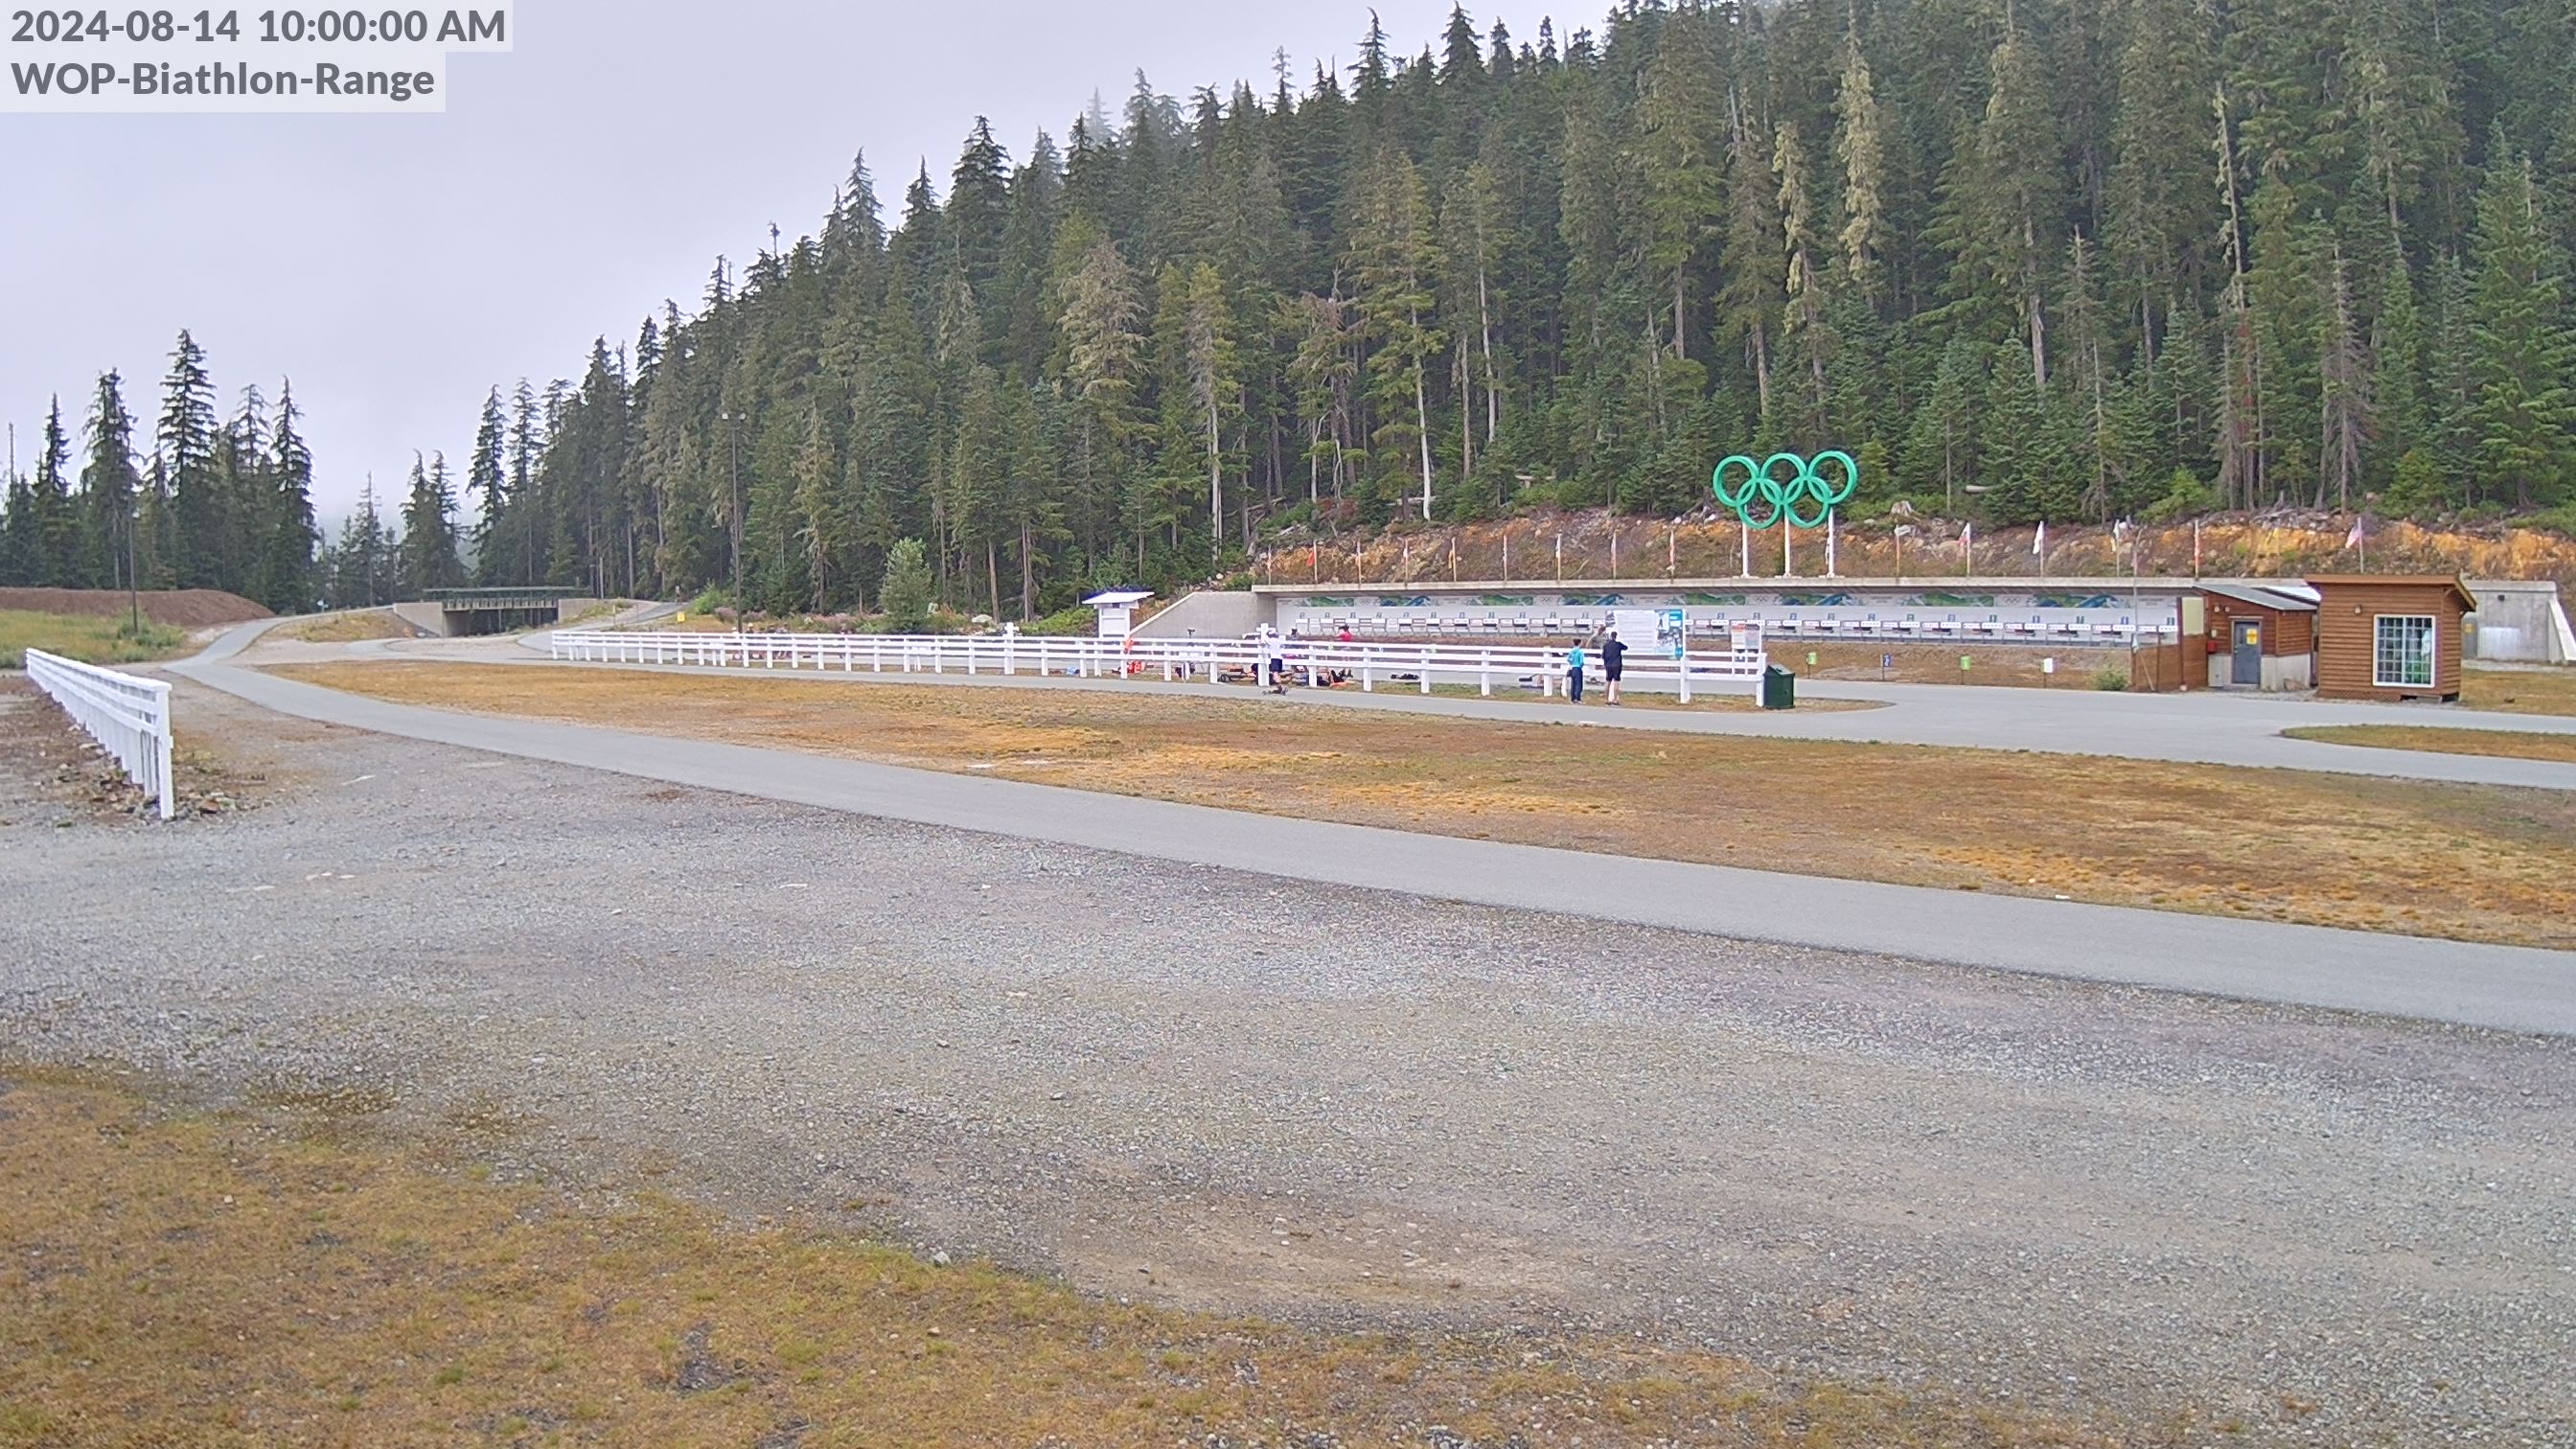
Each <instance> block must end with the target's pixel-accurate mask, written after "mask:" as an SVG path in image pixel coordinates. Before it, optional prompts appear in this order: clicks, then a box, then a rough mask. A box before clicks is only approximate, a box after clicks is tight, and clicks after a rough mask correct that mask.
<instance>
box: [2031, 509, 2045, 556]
mask: <svg viewBox="0 0 2576 1449" xmlns="http://www.w3.org/2000/svg"><path fill="white" fill-rule="evenodd" d="M2030 556H2031V557H2032V558H2046V557H2048V520H2047V519H2044V518H2043V519H2041V520H2040V521H2039V532H2038V533H2037V534H2035V535H2033V536H2032V537H2031V540H2030Z"/></svg>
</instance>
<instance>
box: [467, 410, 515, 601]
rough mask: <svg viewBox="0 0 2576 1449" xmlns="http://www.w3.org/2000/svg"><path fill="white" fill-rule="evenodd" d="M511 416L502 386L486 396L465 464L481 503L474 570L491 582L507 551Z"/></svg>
mask: <svg viewBox="0 0 2576 1449" xmlns="http://www.w3.org/2000/svg"><path fill="white" fill-rule="evenodd" d="M509 436H510V424H509V420H508V419H507V418H506V417H505V416H504V415H503V413H502V410H501V389H499V388H497V387H496V388H494V389H492V391H491V392H490V393H489V394H488V395H486V396H485V397H484V399H483V418H482V421H481V422H480V423H479V424H478V425H477V426H476V428H475V431H474V456H473V459H472V461H470V462H468V463H467V464H466V466H465V491H466V494H467V495H468V496H469V497H471V498H473V499H474V500H475V502H476V503H477V505H478V506H479V513H480V516H479V519H478V521H477V522H476V524H475V527H474V573H475V576H476V577H477V578H478V579H481V580H483V581H485V582H486V583H488V582H489V581H490V580H491V578H492V575H493V572H494V570H493V564H494V562H495V560H496V558H497V557H498V556H499V555H500V554H502V553H504V552H506V545H505V541H504V539H503V536H502V530H503V526H504V521H505V519H506V518H507V517H508V514H509V510H510V485H509V481H508V471H507V470H508V467H509V451H510V444H509Z"/></svg>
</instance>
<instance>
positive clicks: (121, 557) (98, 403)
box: [79, 372, 140, 589]
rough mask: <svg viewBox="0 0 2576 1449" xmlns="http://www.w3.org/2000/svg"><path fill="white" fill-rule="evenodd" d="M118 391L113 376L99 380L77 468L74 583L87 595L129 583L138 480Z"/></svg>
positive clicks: (130, 425) (128, 418)
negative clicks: (77, 530)
mask: <svg viewBox="0 0 2576 1449" xmlns="http://www.w3.org/2000/svg"><path fill="white" fill-rule="evenodd" d="M122 387H123V384H122V380H121V379H119V378H118V377H117V375H116V374H115V373H114V372H107V373H103V374H101V375H100V377H99V379H98V393H97V396H96V398H95V399H94V400H93V401H92V402H91V404H90V414H89V455H88V459H87V461H86V462H85V463H84V464H83V465H82V468H81V499H80V511H81V555H82V556H81V562H80V567H79V577H80V578H81V580H82V581H83V585H84V586H85V587H88V588H93V589H121V588H124V587H126V586H127V585H128V583H129V582H131V576H130V574H129V571H128V560H129V559H130V558H132V557H133V556H134V555H135V552H136V544H137V540H136V539H135V538H134V537H133V529H134V520H135V507H136V503H137V499H136V496H135V495H136V491H137V489H138V487H139V484H140V479H139V478H138V477H137V476H136V474H135V470H134V418H133V416H132V415H131V414H129V413H127V412H126V410H125V398H124V396H123V391H122Z"/></svg>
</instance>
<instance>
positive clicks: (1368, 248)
mask: <svg viewBox="0 0 2576 1449" xmlns="http://www.w3.org/2000/svg"><path fill="white" fill-rule="evenodd" d="M1349 260H1350V268H1351V276H1352V280H1353V282H1354V283H1355V284H1356V285H1357V288H1358V303H1359V313H1360V317H1361V318H1362V322H1363V326H1364V328H1365V332H1366V336H1367V338H1368V341H1369V342H1370V343H1371V344H1372V351H1371V352H1370V354H1369V357H1368V360H1367V368H1366V373H1367V379H1368V392H1369V394H1370V396H1371V397H1372V399H1373V400H1375V402H1376V403H1377V405H1378V407H1379V409H1380V414H1379V415H1380V417H1381V419H1382V420H1383V421H1382V424H1381V426H1380V427H1379V429H1378V431H1377V433H1376V435H1375V437H1374V438H1373V440H1372V441H1373V442H1374V443H1375V445H1376V446H1377V447H1378V448H1379V449H1380V450H1382V451H1383V452H1384V453H1385V454H1387V455H1389V457H1390V461H1392V458H1393V457H1394V456H1399V455H1400V454H1401V453H1402V452H1405V451H1409V452H1411V453H1412V454H1413V455H1414V456H1415V458H1416V459H1417V460H1418V462H1419V466H1420V469H1421V480H1422V496H1421V500H1420V502H1421V512H1422V517H1423V518H1425V519H1428V518H1430V517H1431V505H1432V473H1431V403H1430V375H1429V369H1430V362H1431V359H1432V358H1434V357H1437V356H1439V355H1440V350H1441V347H1442V345H1443V339H1442V338H1441V336H1440V333H1439V332H1438V331H1437V330H1436V329H1435V328H1433V327H1432V325H1431V310H1432V305H1433V303H1434V301H1435V300H1436V299H1435V297H1434V295H1433V292H1432V287H1433V284H1434V280H1435V277H1436V274H1437V272H1438V269H1439V265H1440V257H1439V252H1438V248H1437V244H1436V242H1435V241H1434V239H1433V237H1432V234H1431V203H1430V200H1429V198H1428V197H1427V196H1425V195H1424V193H1423V187H1422V174H1421V173H1420V172H1419V171H1418V170H1416V169H1415V168H1414V165H1413V162H1412V160H1411V159H1410V158H1409V157H1407V156H1406V155H1405V154H1404V153H1403V152H1401V151H1399V150H1396V149H1394V148H1393V147H1388V148H1385V149H1383V150H1381V151H1380V152H1379V153H1378V156H1377V159H1376V160H1375V161H1374V162H1372V163H1371V165H1370V169H1369V175H1368V177H1367V179H1366V181H1365V182H1364V185H1363V190H1362V192H1361V210H1360V214H1359V215H1358V217H1357V218H1356V219H1355V220H1354V222H1353V224H1352V227H1351V242H1350V259H1349ZM1408 445H1409V446H1408Z"/></svg>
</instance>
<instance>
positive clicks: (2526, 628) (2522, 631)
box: [2467, 579, 2570, 664]
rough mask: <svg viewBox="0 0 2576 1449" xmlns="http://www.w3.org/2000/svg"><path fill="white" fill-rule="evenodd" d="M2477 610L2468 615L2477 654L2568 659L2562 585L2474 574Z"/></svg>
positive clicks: (2516, 659) (2523, 659)
mask: <svg viewBox="0 0 2576 1449" xmlns="http://www.w3.org/2000/svg"><path fill="white" fill-rule="evenodd" d="M2467 582H2468V585H2469V592H2470V593H2472V594H2475V595H2476V596H2477V600H2478V611H2477V612H2476V613H2475V614H2472V615H2470V616H2469V620H2470V623H2471V625H2472V626H2473V627H2474V628H2475V630H2476V632H2475V633H2474V634H2473V635H2471V636H2470V644H2469V647H2470V650H2471V653H2470V656H2469V657H2471V658H2473V659H2495V660H2510V661H2514V662H2518V663H2524V664H2566V663H2569V662H2570V660H2569V659H2568V649H2567V642H2568V641H2567V637H2566V630H2567V612H2566V606H2565V604H2564V603H2563V602H2561V601H2560V599H2559V597H2558V585H2556V584H2554V583H2551V582H2549V581H2547V580H2545V579H2543V580H2540V581H2538V582H2530V581H2523V580H2507V579H2470V580H2468V581H2467Z"/></svg>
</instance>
